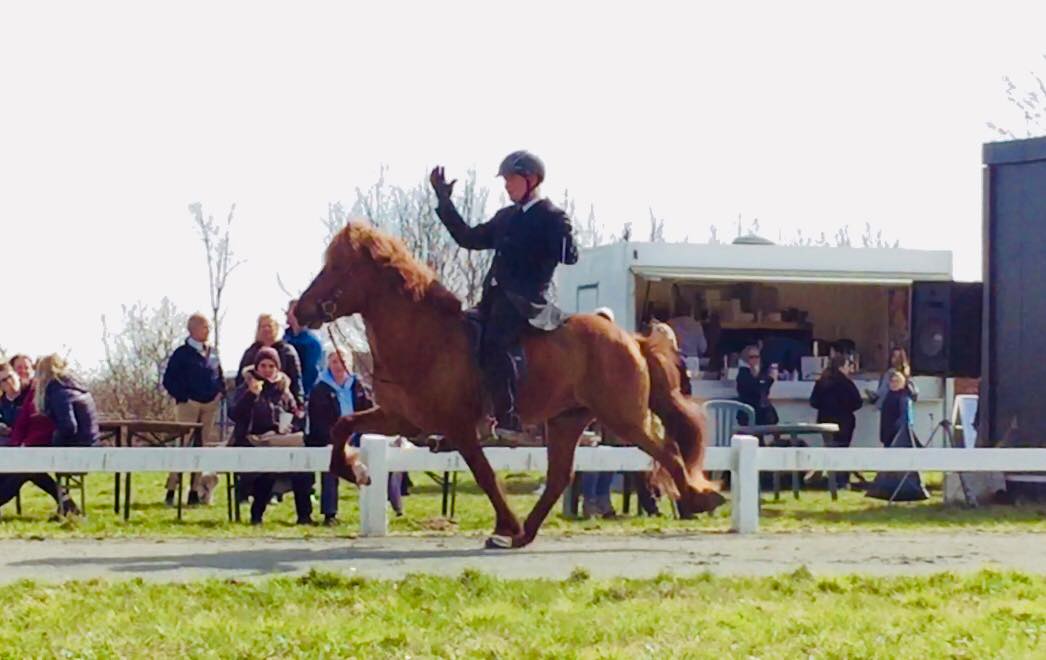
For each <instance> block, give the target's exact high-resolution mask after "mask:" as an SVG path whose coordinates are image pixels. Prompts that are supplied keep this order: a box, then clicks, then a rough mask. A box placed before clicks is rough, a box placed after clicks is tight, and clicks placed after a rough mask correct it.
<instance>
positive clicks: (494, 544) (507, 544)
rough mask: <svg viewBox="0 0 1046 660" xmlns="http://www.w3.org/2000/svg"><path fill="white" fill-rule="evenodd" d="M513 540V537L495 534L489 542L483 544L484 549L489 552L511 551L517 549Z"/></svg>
mask: <svg viewBox="0 0 1046 660" xmlns="http://www.w3.org/2000/svg"><path fill="white" fill-rule="evenodd" d="M512 540H513V539H512V537H511V536H501V535H500V534H494V535H492V536H488V537H487V541H486V542H485V543H484V544H483V547H484V548H486V549H487V550H511V549H512V548H513V547H515V546H514V544H513V542H512Z"/></svg>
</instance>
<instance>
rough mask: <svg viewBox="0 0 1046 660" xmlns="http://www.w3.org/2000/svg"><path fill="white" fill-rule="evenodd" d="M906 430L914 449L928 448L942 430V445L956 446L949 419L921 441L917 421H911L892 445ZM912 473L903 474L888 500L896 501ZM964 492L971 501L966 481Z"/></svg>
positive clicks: (941, 422)
mask: <svg viewBox="0 0 1046 660" xmlns="http://www.w3.org/2000/svg"><path fill="white" fill-rule="evenodd" d="M933 422H934V416H933V413H930V423H931V424H933ZM906 430H907V431H908V437H909V438H910V439H911V442H912V448H913V449H926V448H928V447H930V445H932V444H933V439H934V438H935V437H936V436H937V432H938V431H940V432H941V447H946V448H948V449H954V448H955V438H954V436H953V435H952V423H951V422H950V421H949V420H947V419H942V420H941V421H940V422H938V423H937V424H936V425H935V426H934V427H933V430H932V431H931V432H930V437H929V438H927V440H926V442H920V441H919V437H918V436H917V435H916V434H915V423H914V421H909V422H908V426H907V428H902V429H900V430H899V431H898V432H897V435H895V436H894V438H893V442H891V443H890V446H891V447H892V446H894V445H895V444H896V443H897V440H898V439H899V438H900V437H901V434H902V433H904V432H905V431H906ZM912 474H913V473H912V472H911V471H908V472H905V473H904V475H902V476H901V480H900V481H899V482H897V487H896V488H894V489H893V493H892V494H891V495H890V499H889V500H888V503H889V504H893V503H894V502H895V501H896V499H897V496H898V495H899V494H900V492H901V489H902V488H904V484H905V483H907V481H908V479H909V477H911V475H912ZM914 474H916V475H918V474H919V473H918V472H915V473H914ZM960 480H961V477H960ZM963 494H964V495H965V496H966V499H967V501H969V499H970V497H969V495H970V494H969V492H968V489H967V487H966V484H965V483H963Z"/></svg>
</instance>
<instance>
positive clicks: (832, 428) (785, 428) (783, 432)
mask: <svg viewBox="0 0 1046 660" xmlns="http://www.w3.org/2000/svg"><path fill="white" fill-rule="evenodd" d="M838 432H839V425H838V424H816V423H812V422H793V423H786V424H756V425H752V426H739V427H737V428H736V429H734V433H739V434H741V435H754V436H756V437H757V438H759V444H760V445H762V446H764V447H765V446H770V447H806V446H807V444H806V442H804V441H803V439H802V438H803V436H807V435H820V436H822V437H823V436H824V435H835V434H836V433H838ZM766 436H769V437H770V442H769V444H767V443H766V441H765V439H764V438H765V437H766ZM773 475H774V476H773V480H774V499H775V500H779V499H781V473H780V472H774V473H773ZM828 490H829V491H831V493H832V499H833V500H835V499H838V497H839V494H838V492H837V487H836V483H835V475H834V474H831V473H829V475H828ZM792 494H793V495H794V496H795V499H799V473H798V472H794V473H792Z"/></svg>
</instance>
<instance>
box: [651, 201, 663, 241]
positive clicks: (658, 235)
mask: <svg viewBox="0 0 1046 660" xmlns="http://www.w3.org/2000/svg"><path fill="white" fill-rule="evenodd" d="M647 210H648V211H649V212H650V242H651V243H664V242H665V221H664V219H662V218H658V217H657V216H656V215H654V209H653V208H648V209H647Z"/></svg>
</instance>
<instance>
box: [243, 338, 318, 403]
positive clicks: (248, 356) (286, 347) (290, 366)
mask: <svg viewBox="0 0 1046 660" xmlns="http://www.w3.org/2000/svg"><path fill="white" fill-rule="evenodd" d="M261 347H262V345H261V344H260V343H258V342H254V343H253V344H251V346H250V348H248V349H247V350H246V351H244V353H243V357H242V358H240V367H239V369H237V370H236V387H239V386H240V385H243V370H244V369H247V368H253V367H254V357H255V356H256V355H257V354H258V350H259V349H260V348H261ZM272 347H273V348H274V349H275V350H276V352H277V353H279V355H280V371H282V372H283V375H285V376H286V377H287V378H289V379H290V382H291V384H290V391H291V394H292V395H293V396H294V401H295V403H296V404H297V405H298V407H299V408H304V407H305V395H304V394H302V387H301V360H299V359H298V351H296V350H294V347H293V346H291V345H290V344H288V343H287V342H285V341H278V342H276V343H275V344H273V345H272Z"/></svg>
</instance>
